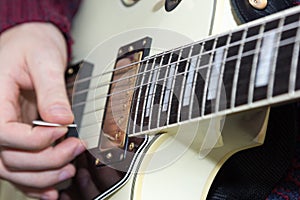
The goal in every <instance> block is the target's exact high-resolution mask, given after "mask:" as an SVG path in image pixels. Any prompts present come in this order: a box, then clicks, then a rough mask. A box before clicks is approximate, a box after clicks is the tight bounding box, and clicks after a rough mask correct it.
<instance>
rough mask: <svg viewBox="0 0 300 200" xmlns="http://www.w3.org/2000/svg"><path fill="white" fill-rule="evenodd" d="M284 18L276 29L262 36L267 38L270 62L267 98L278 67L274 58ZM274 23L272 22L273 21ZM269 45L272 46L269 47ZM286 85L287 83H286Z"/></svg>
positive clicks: (271, 90)
mask: <svg viewBox="0 0 300 200" xmlns="http://www.w3.org/2000/svg"><path fill="white" fill-rule="evenodd" d="M283 22H284V20H283V19H281V20H280V22H279V25H278V29H275V30H273V31H270V33H267V34H268V35H267V36H266V37H265V38H264V40H265V39H267V40H268V43H270V44H269V45H268V50H269V52H268V53H269V57H270V60H271V63H270V64H272V65H271V66H272V67H271V69H270V78H269V84H268V92H267V98H271V97H272V95H273V88H274V82H275V73H276V71H277V69H278V67H277V69H276V64H277V62H276V60H277V58H278V50H279V45H280V38H281V31H282V27H283ZM273 23H274V22H273ZM271 46H272V47H273V48H271ZM287 85H288V84H287Z"/></svg>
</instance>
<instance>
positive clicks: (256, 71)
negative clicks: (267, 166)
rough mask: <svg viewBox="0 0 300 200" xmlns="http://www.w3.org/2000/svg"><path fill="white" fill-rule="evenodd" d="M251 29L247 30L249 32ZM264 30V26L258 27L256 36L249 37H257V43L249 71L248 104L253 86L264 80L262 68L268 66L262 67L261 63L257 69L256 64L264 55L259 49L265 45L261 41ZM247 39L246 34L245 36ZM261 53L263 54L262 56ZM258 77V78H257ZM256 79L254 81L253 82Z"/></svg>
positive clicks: (252, 92)
mask: <svg viewBox="0 0 300 200" xmlns="http://www.w3.org/2000/svg"><path fill="white" fill-rule="evenodd" d="M251 29H252V28H249V29H248V32H249V30H251ZM255 29H257V27H255ZM264 30H265V26H264V25H262V26H259V31H258V34H257V36H251V37H257V42H256V47H255V51H254V58H253V64H252V70H251V75H250V84H249V94H248V103H252V101H253V94H254V86H256V85H257V83H258V81H257V80H261V79H263V80H264V78H265V77H264V76H263V75H264V73H262V72H264V71H263V70H264V67H266V68H268V66H263V65H262V63H260V65H259V66H258V67H257V65H258V63H259V59H261V57H262V55H263V54H264V51H263V50H262V49H263V48H261V46H263V47H265V46H266V44H263V45H262V41H263V32H264ZM247 37H248V34H247ZM262 53H263V54H262ZM259 75H260V76H259ZM258 77H262V78H261V79H258ZM255 79H256V81H255Z"/></svg>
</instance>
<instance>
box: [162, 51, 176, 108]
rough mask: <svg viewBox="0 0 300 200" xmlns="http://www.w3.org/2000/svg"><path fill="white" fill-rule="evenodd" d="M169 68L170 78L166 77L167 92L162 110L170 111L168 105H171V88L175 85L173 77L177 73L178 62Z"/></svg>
mask: <svg viewBox="0 0 300 200" xmlns="http://www.w3.org/2000/svg"><path fill="white" fill-rule="evenodd" d="M172 56H173V54H172ZM172 56H171V57H172ZM168 68H170V70H169V75H168V78H167V79H166V81H167V85H166V92H165V94H164V98H163V109H162V111H168V107H169V105H170V98H171V90H172V85H173V77H175V73H176V63H172V64H170V66H169V67H168Z"/></svg>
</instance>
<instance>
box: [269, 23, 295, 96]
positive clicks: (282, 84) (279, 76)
mask: <svg viewBox="0 0 300 200" xmlns="http://www.w3.org/2000/svg"><path fill="white" fill-rule="evenodd" d="M289 23H290V22H289V21H287V20H285V21H284V27H283V30H282V33H281V39H280V43H279V44H280V46H279V50H278V56H277V59H276V61H277V68H276V71H275V81H274V88H273V96H277V95H280V94H284V93H287V92H288V91H289V82H290V70H291V66H292V60H294V59H295V58H292V56H293V52H294V47H295V44H294V42H295V38H296V36H297V29H298V27H296V25H298V23H299V22H294V23H293V24H294V25H293V24H289Z"/></svg>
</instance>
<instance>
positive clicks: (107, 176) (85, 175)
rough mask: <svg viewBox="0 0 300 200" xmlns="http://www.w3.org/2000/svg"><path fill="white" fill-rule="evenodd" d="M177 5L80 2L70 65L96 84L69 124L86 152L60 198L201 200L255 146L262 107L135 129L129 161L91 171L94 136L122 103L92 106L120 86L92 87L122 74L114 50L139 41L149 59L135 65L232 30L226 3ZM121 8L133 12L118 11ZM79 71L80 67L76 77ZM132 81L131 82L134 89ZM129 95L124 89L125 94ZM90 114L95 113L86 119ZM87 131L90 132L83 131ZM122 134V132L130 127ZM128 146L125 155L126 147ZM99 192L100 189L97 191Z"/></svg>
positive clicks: (264, 119) (262, 127) (264, 117)
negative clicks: (225, 168) (229, 164)
mask: <svg viewBox="0 0 300 200" xmlns="http://www.w3.org/2000/svg"><path fill="white" fill-rule="evenodd" d="M179 2H180V3H179V5H178V6H177V7H175V8H174V10H172V11H170V12H167V11H166V10H165V8H164V3H165V1H149V0H141V1H137V3H136V4H134V1H131V0H124V3H122V1H121V0H109V1H104V0H89V1H84V2H83V5H82V7H81V9H80V10H79V13H78V15H77V16H76V19H75V22H74V28H73V36H74V40H75V44H74V52H73V55H74V58H73V61H74V63H76V62H78V61H80V60H83V59H84V60H87V61H88V62H89V63H92V65H93V69H92V70H91V74H90V77H97V78H96V80H92V81H91V82H90V83H89V84H90V86H89V88H92V90H89V92H88V94H87V97H86V98H87V99H90V98H94V100H95V101H93V102H90V100H89V102H90V103H89V102H88V103H87V104H86V105H85V107H84V108H83V109H84V111H83V113H91V114H90V115H89V116H85V117H82V118H81V115H80V114H79V115H77V120H78V123H77V124H80V125H81V126H82V127H81V128H80V129H79V138H81V139H82V140H83V141H85V142H86V143H87V144H88V150H89V151H87V152H86V153H85V155H83V156H82V158H79V159H78V160H77V161H75V163H77V168H78V174H77V177H76V178H75V180H73V185H76V186H73V187H71V189H69V192H67V193H69V194H70V193H74V194H73V197H72V199H76V198H78V199H92V198H95V199H113V200H121V199H122V200H123V199H134V200H140V199H142V200H147V199H174V200H176V199H178V200H179V199H191V200H192V199H206V197H207V194H208V191H209V189H210V186H211V184H212V183H213V180H214V178H215V176H216V175H217V173H218V171H219V169H220V168H221V167H222V165H223V164H224V163H225V162H226V160H227V159H228V158H229V157H230V156H232V155H233V154H234V153H236V152H238V151H240V150H244V149H248V148H252V147H256V146H259V145H262V144H263V142H264V139H265V133H266V128H267V123H268V116H269V108H268V107H263V108H262V107H260V108H257V109H251V110H250V111H243V110H245V109H243V110H238V111H239V112H235V113H234V114H229V115H226V113H223V114H222V113H221V114H219V115H212V116H209V117H206V118H203V119H202V118H199V119H193V120H187V121H185V122H183V123H174V124H169V125H167V126H165V127H161V128H159V129H158V128H156V129H154V130H151V131H148V130H145V131H144V130H143V129H141V130H142V131H141V133H140V134H139V135H137V136H136V137H135V136H132V137H131V136H124V138H125V137H128V138H129V139H128V141H127V140H126V141H127V142H125V146H126V145H127V144H130V143H132V141H134V140H135V139H136V140H139V142H138V145H137V146H138V147H137V148H136V150H135V151H134V152H133V153H128V155H127V157H129V158H130V159H129V161H126V162H123V163H122V161H120V162H118V163H117V164H115V163H112V164H111V163H109V164H104V166H103V165H99V163H100V164H101V163H102V161H100V160H99V159H97V156H95V152H94V150H93V149H97V148H98V146H97V145H98V143H99V138H100V137H101V136H100V133H102V132H101V130H102V129H103V130H105V129H106V121H105V120H106V118H107V116H114V111H113V110H114V108H115V107H118V106H119V105H123V104H124V103H123V102H119V101H118V98H116V99H115V100H114V99H113V97H111V98H110V97H108V98H102V99H100V100H99V98H97V95H99V94H100V96H101V95H105V94H113V92H114V91H116V92H119V90H118V89H116V88H118V87H121V86H117V85H113V86H111V87H109V86H107V87H104V88H98V87H97V85H99V84H100V85H101V84H102V83H103V82H104V83H105V82H109V81H111V82H114V81H115V79H114V77H116V76H117V74H114V75H113V76H107V77H106V76H105V75H103V76H101V74H106V72H110V71H112V70H114V69H118V67H120V66H121V67H122V65H121V64H122V63H123V62H125V66H126V64H128V63H126V62H127V60H126V59H128V57H126V56H124V55H125V54H124V55H122V56H118V53H120V49H121V50H123V49H124V48H123V47H129V49H130V47H131V46H130V44H133V43H135V42H136V41H139V40H141V38H145V37H147V38H151V40H152V43H151V47H147V48H150V49H149V55H146V53H145V51H144V52H143V53H142V55H140V54H139V55H140V57H143V58H147V57H150V56H153V55H156V54H157V53H159V52H163V51H166V50H168V49H172V48H176V47H178V46H181V45H185V44H188V43H191V42H194V41H198V40H201V39H202V38H206V37H208V36H210V35H211V34H216V33H219V32H220V31H224V29H230V28H233V27H235V26H236V22H235V21H234V20H233V15H232V14H231V8H230V5H229V2H228V1H226V0H225V1H223V0H222V1H221V0H220V1H218V2H217V1H199V0H190V1H179ZM126 3H128V4H131V3H133V4H134V5H132V6H125V5H124V4H126ZM224 16H226V17H224ZM142 40H143V39H142ZM145 41H146V40H145ZM126 55H127V54H126ZM120 63H121V64H120ZM119 65H120V66H119ZM84 69H85V68H84V67H83V68H82V69H80V70H79V71H84ZM127 73H130V72H129V71H128V72H127ZM79 76H80V72H79ZM123 76H124V74H123ZM152 77H154V75H153V74H152ZM138 81H139V80H138V79H137V80H136V82H138ZM79 82H80V78H79ZM75 86H76V83H75ZM133 86H134V85H133ZM122 87H124V84H123V85H122ZM130 87H131V86H130V84H129V86H128V88H130ZM153 87H154V86H153ZM75 88H76V87H75ZM149 90H151V86H150V89H149ZM209 92H210V91H209ZM132 93H135V94H131V95H133V98H134V95H137V92H136V91H133V92H132ZM75 94H76V89H75ZM129 95H130V93H129ZM109 96H110V95H109ZM112 96H113V95H112ZM89 97H90V98H89ZM118 97H120V98H121V96H118ZM74 99H75V102H73V104H75V106H74V107H76V106H77V105H78V103H76V97H74V96H73V100H74ZM114 101H115V102H116V103H114ZM131 101H132V99H128V102H131ZM153 101H154V100H153ZM150 103H151V102H150ZM79 104H80V103H79ZM125 105H126V104H125ZM134 105H135V104H132V105H131V110H130V109H125V110H127V111H129V112H131V111H132V110H134V108H135V106H134ZM152 105H153V102H152ZM153 106H154V105H153ZM150 107H151V106H150ZM102 108H105V109H102ZM145 108H147V106H145ZM250 108H251V107H249V109H250ZM93 109H95V110H96V111H95V112H93ZM111 110H112V111H111ZM136 110H137V111H138V109H136ZM242 111H243V112H242ZM110 112H111V113H112V114H111V113H110ZM124 112H125V111H124ZM145 113H146V114H143V115H146V116H147V115H150V116H151V115H154V114H153V113H154V111H153V113H151V112H150V114H147V111H145ZM136 115H137V114H136ZM128 116H130V114H128ZM122 118H124V116H122ZM128 118H130V117H128ZM75 121H76V112H75ZM115 121H118V120H115ZM91 123H92V124H95V126H92V127H91V126H87V124H91ZM158 123H159V122H158ZM128 124H130V123H128ZM115 125H117V126H118V125H119V126H120V127H122V126H123V125H121V124H118V122H113V126H115ZM149 126H150V125H149ZM124 127H125V128H124V129H127V130H129V129H130V125H126V126H124ZM107 129H109V128H107ZM125 132H126V131H125ZM128 132H130V131H128ZM127 135H129V134H127ZM140 135H147V136H145V137H140ZM107 137H108V138H110V139H111V140H114V138H115V140H117V139H116V138H119V136H118V137H117V136H114V135H113V136H107ZM134 138H135V139H134ZM123 142H124V141H123ZM121 146H124V145H121ZM128 146H129V149H130V145H128ZM118 155H119V156H120V155H121V156H122V157H123V156H124V155H123V154H118ZM110 156H111V154H106V158H108V157H110ZM90 157H92V158H90ZM93 157H96V158H93ZM91 160H92V161H91ZM82 163H84V164H82ZM115 170H116V171H115ZM115 174H117V175H116V177H117V178H115V176H114V175H115ZM102 186H103V187H105V188H106V189H104V190H102V189H100V188H101V187H102ZM79 195H80V196H79ZM62 197H63V195H62ZM62 199H63V198H62Z"/></svg>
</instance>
